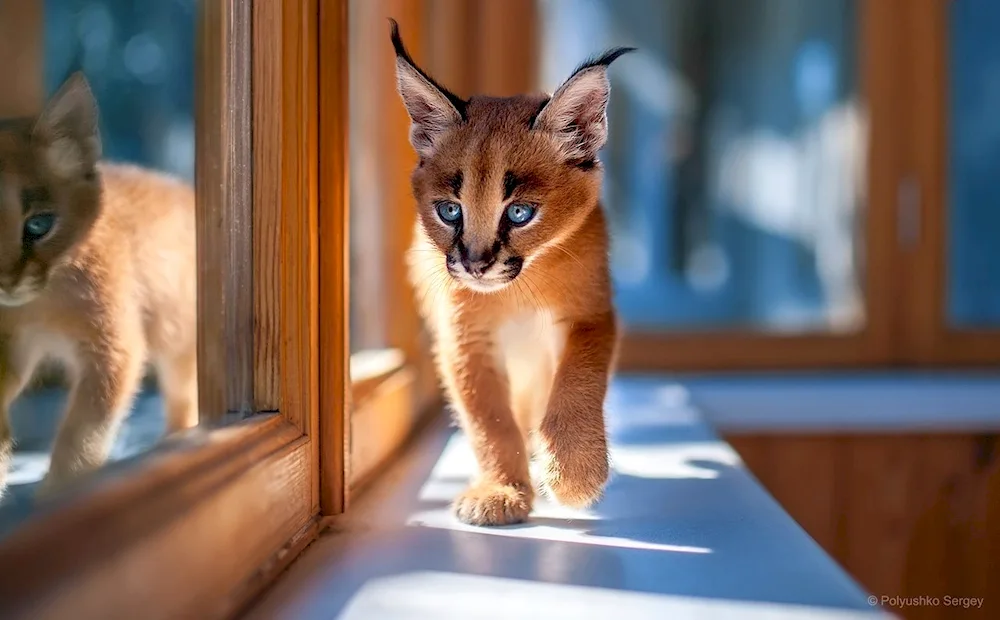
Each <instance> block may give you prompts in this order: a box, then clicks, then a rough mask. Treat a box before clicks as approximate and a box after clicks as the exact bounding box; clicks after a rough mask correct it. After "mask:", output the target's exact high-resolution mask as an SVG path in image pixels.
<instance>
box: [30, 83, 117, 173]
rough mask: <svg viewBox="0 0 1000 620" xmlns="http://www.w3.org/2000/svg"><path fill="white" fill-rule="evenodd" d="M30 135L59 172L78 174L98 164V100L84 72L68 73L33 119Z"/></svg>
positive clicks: (99, 155)
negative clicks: (37, 115)
mask: <svg viewBox="0 0 1000 620" xmlns="http://www.w3.org/2000/svg"><path fill="white" fill-rule="evenodd" d="M33 135H34V136H35V138H37V139H38V140H39V142H40V143H41V144H42V145H43V148H44V149H45V156H46V161H47V162H48V164H49V166H50V167H51V168H52V169H53V172H55V173H56V174H57V175H59V176H63V177H66V178H70V177H74V176H81V175H84V174H86V173H87V172H89V171H90V170H91V169H92V168H93V167H94V165H95V164H97V161H98V160H99V159H100V158H101V135H100V132H99V130H98V127H97V102H96V101H95V100H94V94H93V93H92V92H91V90H90V85H89V84H88V83H87V79H86V78H85V77H84V76H83V73H81V72H79V71H77V72H76V73H74V74H72V75H71V76H69V78H67V80H66V81H65V82H64V83H63V85H62V86H60V87H59V90H58V91H56V93H55V94H54V95H53V96H52V98H51V99H49V101H48V103H47V104H46V105H45V109H44V110H43V111H42V113H41V115H40V116H39V117H38V120H37V121H36V122H35V127H34V132H33Z"/></svg>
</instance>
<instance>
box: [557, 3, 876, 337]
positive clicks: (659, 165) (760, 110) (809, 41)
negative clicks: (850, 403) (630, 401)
mask: <svg viewBox="0 0 1000 620" xmlns="http://www.w3.org/2000/svg"><path fill="white" fill-rule="evenodd" d="M542 7H543V19H544V22H545V23H544V37H543V40H544V48H543V62H544V67H543V70H544V76H543V79H544V81H545V87H547V88H550V87H551V84H555V83H557V82H558V81H559V80H560V79H562V78H563V77H565V76H566V75H568V74H569V73H570V71H571V70H572V68H573V67H572V66H570V65H569V64H566V63H568V62H572V59H574V58H580V57H583V56H586V55H588V54H593V53H594V52H595V51H599V49H603V48H606V47H610V46H612V45H634V46H636V47H638V48H639V51H638V52H637V53H635V54H632V55H630V56H629V57H628V58H627V59H624V61H623V62H621V64H620V65H618V66H616V67H615V70H614V71H612V72H611V79H612V82H613V91H612V92H613V95H612V103H611V106H610V110H609V114H610V116H611V119H610V120H611V135H610V140H609V143H608V146H607V147H606V148H605V152H604V154H603V155H602V160H603V161H604V163H605V167H606V171H607V172H606V175H607V177H606V183H605V187H606V194H605V198H606V208H607V210H608V213H609V216H610V221H611V230H612V235H613V240H614V247H613V251H612V258H613V265H612V268H613V271H614V277H615V281H616V289H617V293H616V294H617V303H618V305H619V308H620V310H621V313H622V315H623V318H624V320H625V321H627V322H628V323H629V324H631V325H633V326H648V327H652V328H658V329H663V328H678V329H691V328H695V329H720V328H721V329H728V328H744V329H747V328H749V329H756V330H766V331H792V332H800V331H817V330H818V331H836V332H844V331H853V330H857V329H860V328H861V327H862V326H863V324H864V320H865V317H864V300H863V292H862V290H861V282H862V280H863V273H862V265H861V262H860V259H861V258H862V257H861V256H860V255H859V253H860V243H859V242H860V241H861V240H862V232H861V228H860V227H861V225H862V223H863V216H864V214H863V211H862V209H863V204H864V202H863V198H864V196H863V189H864V175H863V170H864V165H865V162H864V161H863V159H864V152H865V146H866V133H867V132H866V120H865V116H864V109H863V106H862V103H861V102H860V101H859V99H858V76H857V70H856V59H855V48H856V47H857V43H856V16H855V7H854V3H853V2H851V1H849V0H810V1H809V2H801V1H800V0H769V1H764V0H745V1H742V2H727V1H716V0H547V1H546V2H543V3H542Z"/></svg>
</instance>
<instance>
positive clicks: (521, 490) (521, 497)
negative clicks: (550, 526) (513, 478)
mask: <svg viewBox="0 0 1000 620" xmlns="http://www.w3.org/2000/svg"><path fill="white" fill-rule="evenodd" d="M531 500H532V493H531V488H530V487H529V486H527V485H523V486H522V485H502V484H481V485H476V486H473V487H470V488H469V489H467V490H466V491H465V492H464V493H462V494H461V495H459V496H458V499H456V500H455V504H454V511H455V516H456V517H458V520H459V521H462V522H463V523H467V524H469V525H511V524H514V523H522V522H524V521H525V520H526V519H527V518H528V514H529V513H530V512H531Z"/></svg>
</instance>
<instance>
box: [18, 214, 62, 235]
mask: <svg viewBox="0 0 1000 620" xmlns="http://www.w3.org/2000/svg"><path fill="white" fill-rule="evenodd" d="M55 223H56V216H55V214H54V213H39V214H37V215H32V216H31V217H29V218H28V219H27V220H26V221H25V222H24V236H25V237H26V238H28V239H30V240H32V241H37V240H38V239H41V238H42V237H44V236H45V235H47V234H49V233H50V232H52V227H53V226H54V225H55Z"/></svg>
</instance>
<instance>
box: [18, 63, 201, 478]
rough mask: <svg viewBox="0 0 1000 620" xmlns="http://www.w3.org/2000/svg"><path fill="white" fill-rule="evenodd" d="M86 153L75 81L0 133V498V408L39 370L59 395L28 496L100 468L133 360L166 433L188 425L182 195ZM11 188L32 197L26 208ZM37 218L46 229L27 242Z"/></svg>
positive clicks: (193, 393)
mask: <svg viewBox="0 0 1000 620" xmlns="http://www.w3.org/2000/svg"><path fill="white" fill-rule="evenodd" d="M99 153H100V147H99V141H98V139H97V134H96V109H95V108H94V103H93V100H92V96H91V94H90V91H89V88H88V87H87V85H86V82H85V81H84V80H83V79H82V77H80V76H78V75H77V76H74V77H73V78H71V79H70V80H69V81H68V82H67V84H66V85H65V86H64V87H63V89H62V90H61V91H60V92H59V93H58V94H57V95H55V97H54V99H53V101H52V102H51V103H50V104H49V106H48V107H47V109H46V111H45V112H43V113H42V115H41V117H40V118H39V119H31V120H27V121H24V122H20V123H12V124H9V125H8V126H7V127H6V128H5V129H4V130H0V493H2V490H3V488H4V486H5V482H6V481H5V479H6V474H7V469H8V466H9V462H10V457H11V450H12V443H13V439H14V438H12V437H11V434H10V427H9V418H8V409H9V407H10V405H11V403H12V402H13V401H14V399H15V398H16V397H17V396H18V395H19V394H20V393H21V391H22V390H23V389H24V388H25V386H26V385H28V382H29V381H30V380H31V378H32V376H33V375H34V374H36V371H37V370H38V368H39V367H40V366H41V365H43V364H46V363H49V362H51V363H55V364H57V365H59V366H61V367H62V368H63V370H64V374H65V375H66V377H67V380H68V381H69V383H70V388H71V389H70V396H69V400H68V403H67V408H66V411H65V413H64V415H63V419H62V422H61V425H60V427H59V430H58V433H57V436H56V438H55V442H54V445H53V447H52V458H51V465H50V468H49V471H48V474H47V475H46V477H45V479H44V481H43V483H42V486H41V489H40V491H41V492H42V493H48V492H52V491H54V490H58V489H60V488H62V487H63V486H64V485H65V484H66V483H68V482H69V481H71V480H73V479H75V478H76V477H77V476H78V475H80V474H82V473H85V472H88V471H90V470H93V469H95V468H97V467H99V466H100V465H102V464H103V463H104V462H105V461H106V460H107V457H108V454H109V451H110V448H111V446H112V444H113V441H114V439H115V435H116V431H117V429H118V428H119V426H120V424H121V422H122V420H123V419H124V418H125V416H126V415H127V413H128V411H129V410H130V408H131V404H132V401H133V399H134V396H135V394H136V392H137V391H138V388H139V386H140V382H141V379H142V377H143V375H144V373H145V370H146V367H147V364H151V365H152V366H154V367H155V370H156V373H157V376H158V381H159V385H160V388H161V391H162V393H163V396H164V401H165V408H166V416H167V429H168V431H176V430H180V429H184V428H188V427H191V426H194V425H195V424H196V423H197V418H198V415H197V401H198V394H197V379H196V375H197V373H196V352H195V351H196V347H195V344H196V343H195V326H196V321H195V318H196V317H195V313H196V304H195V296H196V284H195V283H196V263H195V221H194V192H193V190H192V189H191V187H190V186H188V185H187V184H185V183H183V182H181V181H179V180H175V179H173V178H171V177H168V176H165V175H162V174H158V173H154V172H151V171H147V170H143V169H140V168H138V167H134V166H130V165H113V164H108V163H99V161H98V160H99ZM25 190H29V191H30V192H34V195H36V196H41V198H40V199H38V200H35V201H32V200H29V201H27V203H26V201H25V198H24V196H25V194H24V192H25ZM38 212H51V213H54V214H56V216H57V220H56V222H57V223H56V225H55V227H54V228H53V230H52V233H51V234H50V235H49V236H48V237H46V238H43V239H41V240H39V241H37V242H35V243H33V244H32V243H28V242H27V241H26V240H25V238H23V235H22V229H23V226H24V222H25V221H26V219H27V218H28V217H30V216H31V215H33V214H35V213H38Z"/></svg>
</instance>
